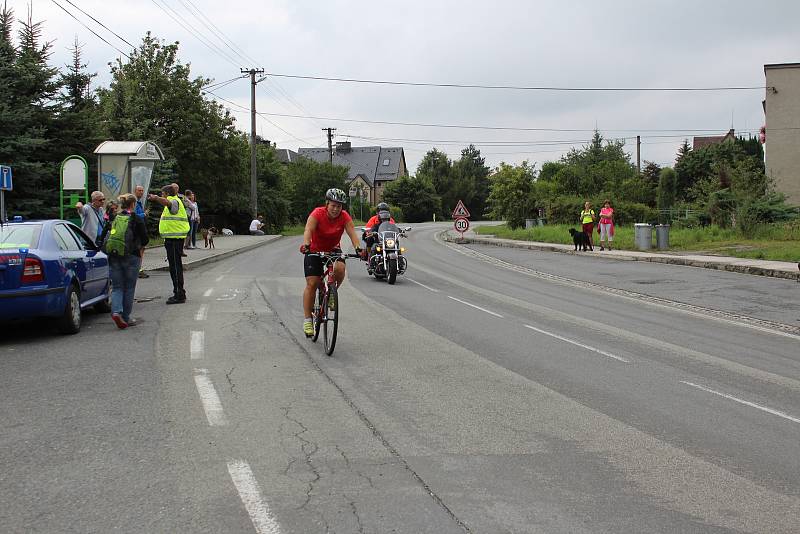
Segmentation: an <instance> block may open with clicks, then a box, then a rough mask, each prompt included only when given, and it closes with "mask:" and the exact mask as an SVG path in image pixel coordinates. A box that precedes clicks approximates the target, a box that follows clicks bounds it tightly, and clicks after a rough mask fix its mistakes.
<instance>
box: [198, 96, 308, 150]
mask: <svg viewBox="0 0 800 534" xmlns="http://www.w3.org/2000/svg"><path fill="white" fill-rule="evenodd" d="M206 92H207V93H209V94H212V95H214V96H215V97H216V98H217V99H219V100H222V101H223V102H225V103H227V104H229V105H231V106H235V107H237V108H240V109H241V110H242V111H246V112H248V113H250V109H249V108H247V107H245V106H243V105H241V104H237V103H236V102H233V101H231V100H228V99H226V98H222V97H221V96H219V95H218V94H216V93H215V92H213V91H206ZM256 115H258V116H260V117H262V118H263V119H264V120H265V121H267V122H268V123H270V124H271V125H272V126H274V127H275V128H277V129H278V130H280V131H282V132H283V133H285V134H286V135H288V136H289V137H291V138H292V139H295V140H296V141H300V142H301V143H305V144H313V143H312V142H310V141H309V140H308V139H302V138H300V137H297V136H296V135H294V134H293V133H292V132H290V131H288V130H285V129H284V128H283V127H281V126H279V125H278V124H276V123H274V122H273V121H271V120H270V119H269V117H265V116H264V113H261V112H260V111H257V112H256ZM316 146H317V147H318V146H319V145H316Z"/></svg>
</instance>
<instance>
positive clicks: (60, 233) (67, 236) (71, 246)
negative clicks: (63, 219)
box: [53, 224, 81, 250]
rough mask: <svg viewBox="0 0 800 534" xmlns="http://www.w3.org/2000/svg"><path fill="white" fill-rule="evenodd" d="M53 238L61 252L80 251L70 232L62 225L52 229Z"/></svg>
mask: <svg viewBox="0 0 800 534" xmlns="http://www.w3.org/2000/svg"><path fill="white" fill-rule="evenodd" d="M53 237H54V238H55V240H56V243H57V244H58V248H60V249H61V250H81V247H80V246H79V245H78V242H77V241H75V238H74V237H73V236H72V232H70V231H69V230H68V229H67V227H66V226H64V225H63V224H57V225H56V226H55V228H53Z"/></svg>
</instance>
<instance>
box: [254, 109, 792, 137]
mask: <svg viewBox="0 0 800 534" xmlns="http://www.w3.org/2000/svg"><path fill="white" fill-rule="evenodd" d="M264 113H265V114H266V115H270V116H271V117H287V118H293V119H316V120H324V121H334V122H354V123H359V124H386V125H392V126H417V127H422V128H454V129H463V130H503V131H516V132H573V133H585V132H594V131H595V129H594V128H527V127H514V126H481V125H469V124H437V123H423V122H398V121H382V120H366V119H345V118H342V117H320V116H309V115H292V114H288V113H267V112H264ZM776 129H777V128H773V130H776ZM727 130H728V128H727V127H726V128H721V129H720V128H704V129H692V128H680V129H669V128H666V129H665V128H661V129H659V128H650V129H647V128H644V129H637V128H628V129H615V130H604V131H606V132H697V133H709V132H711V133H714V132H722V131H727Z"/></svg>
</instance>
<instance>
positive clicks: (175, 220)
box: [147, 184, 189, 304]
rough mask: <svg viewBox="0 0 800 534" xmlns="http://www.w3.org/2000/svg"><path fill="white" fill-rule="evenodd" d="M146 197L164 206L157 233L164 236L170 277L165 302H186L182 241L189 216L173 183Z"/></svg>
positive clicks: (187, 226)
mask: <svg viewBox="0 0 800 534" xmlns="http://www.w3.org/2000/svg"><path fill="white" fill-rule="evenodd" d="M147 199H148V200H150V201H152V202H156V203H158V204H161V205H162V206H164V211H163V212H161V220H160V221H159V223H158V233H159V234H161V237H163V238H164V248H166V249H167V261H168V262H169V275H170V277H171V278H172V291H173V294H172V296H171V297H170V298H168V299H167V304H183V303H184V302H186V291H185V290H184V289H183V260H182V258H181V256H182V255H183V241H184V240H185V239H186V236H187V235H188V234H189V217H188V216H187V214H186V208H185V207H184V205H183V202H181V199H180V198H179V197H178V187H177V186H176V185H175V184H170V185H165V186H164V187H162V188H161V196H157V195H152V194H151V195H148V196H147Z"/></svg>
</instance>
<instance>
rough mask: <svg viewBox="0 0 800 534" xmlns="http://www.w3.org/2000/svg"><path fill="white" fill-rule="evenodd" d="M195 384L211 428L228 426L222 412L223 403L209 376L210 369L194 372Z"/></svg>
mask: <svg viewBox="0 0 800 534" xmlns="http://www.w3.org/2000/svg"><path fill="white" fill-rule="evenodd" d="M194 373H195V374H194V383H195V386H197V393H198V394H199V395H200V401H201V402H202V403H203V410H204V411H205V412H206V419H208V424H209V425H211V426H224V425H227V424H228V420H227V418H226V417H225V412H224V411H223V410H222V402H221V401H220V400H219V395H217V390H216V389H214V383H213V382H211V378H209V376H208V369H195V370H194Z"/></svg>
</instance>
